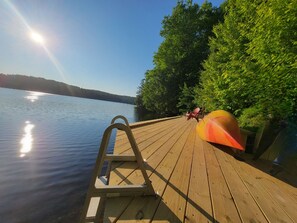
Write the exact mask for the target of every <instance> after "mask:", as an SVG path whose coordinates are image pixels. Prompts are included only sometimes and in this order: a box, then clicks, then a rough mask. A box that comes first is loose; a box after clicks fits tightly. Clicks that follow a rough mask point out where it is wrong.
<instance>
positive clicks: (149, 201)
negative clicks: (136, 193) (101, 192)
mask: <svg viewBox="0 0 297 223" xmlns="http://www.w3.org/2000/svg"><path fill="white" fill-rule="evenodd" d="M190 124H192V125H193V124H194V123H193V122H192V123H190ZM192 129H193V128H191V127H190V128H187V129H186V131H185V132H183V133H180V134H178V135H175V137H174V138H172V139H171V140H170V141H168V142H166V145H164V146H163V147H162V148H163V149H165V148H169V150H170V151H169V152H168V153H166V156H165V157H164V159H162V160H161V163H160V164H159V165H157V167H156V170H155V172H153V174H152V175H151V176H150V180H151V181H152V184H153V187H154V189H155V191H156V192H157V193H158V194H159V195H162V194H163V192H164V189H165V187H166V185H167V181H168V179H169V177H170V175H171V174H172V171H173V169H174V167H175V166H176V161H177V159H178V157H179V154H180V153H181V151H182V148H183V146H184V144H185V143H186V140H187V137H188V135H189V133H190V132H191V130H192ZM160 150H161V148H160ZM148 165H155V164H153V163H151V164H150V163H148ZM120 200H121V198H119V200H117V201H116V202H115V203H114V204H113V205H112V204H111V207H110V206H109V210H108V208H106V210H105V211H109V212H111V213H109V214H107V213H106V212H105V214H107V216H109V215H110V214H112V213H113V211H112V210H114V211H116V210H117V207H115V205H116V204H117V202H119V201H120ZM113 201H115V200H113ZM160 201H161V197H160V196H157V197H156V198H151V197H137V198H134V199H133V201H132V203H131V204H130V205H129V206H128V208H127V209H126V210H125V211H124V213H123V214H122V215H121V216H120V219H119V222H135V221H137V220H140V219H142V222H149V221H150V219H151V218H152V217H153V215H154V213H155V211H156V209H157V207H158V205H159V203H160ZM109 204H110V203H109ZM112 216H113V215H112ZM130 220H131V221H130ZM107 222H108V221H107Z"/></svg>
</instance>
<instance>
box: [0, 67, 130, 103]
mask: <svg viewBox="0 0 297 223" xmlns="http://www.w3.org/2000/svg"><path fill="white" fill-rule="evenodd" d="M0 87H4V88H13V89H20V90H29V91H40V92H45V93H51V94H59V95H67V96H73V97H81V98H91V99H98V100H105V101H113V102H121V103H126V104H134V103H135V97H130V96H123V95H116V94H110V93H106V92H103V91H96V90H89V89H83V88H80V87H77V86H73V85H68V84H65V83H63V82H58V81H54V80H47V79H44V78H40V77H31V76H30V77H29V76H24V75H12V74H9V75H6V74H1V73H0Z"/></svg>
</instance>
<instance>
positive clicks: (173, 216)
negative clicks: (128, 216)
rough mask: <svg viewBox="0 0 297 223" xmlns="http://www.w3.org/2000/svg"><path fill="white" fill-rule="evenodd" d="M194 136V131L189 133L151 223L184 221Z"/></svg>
mask: <svg viewBox="0 0 297 223" xmlns="http://www.w3.org/2000/svg"><path fill="white" fill-rule="evenodd" d="M193 130H194V129H193ZM195 136H196V132H195V131H192V132H190V134H189V137H188V139H187V141H186V144H185V146H184V148H183V150H182V153H181V155H180V157H179V159H178V161H177V164H176V167H175V169H174V171H173V173H172V176H171V177H170V179H169V181H168V184H167V186H166V189H165V192H164V194H163V196H162V202H161V203H160V204H159V206H158V209H157V211H156V214H155V215H154V217H153V221H152V222H155V223H157V222H164V221H168V222H179V221H180V222H183V221H184V219H185V212H186V202H187V196H188V188H189V181H190V173H191V165H192V162H191V161H192V156H193V149H194V142H195Z"/></svg>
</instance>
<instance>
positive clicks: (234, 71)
mask: <svg viewBox="0 0 297 223" xmlns="http://www.w3.org/2000/svg"><path fill="white" fill-rule="evenodd" d="M162 24H163V26H162V30H161V32H160V35H161V36H162V37H163V38H164V40H163V42H162V43H161V45H160V46H159V49H158V51H157V52H156V53H155V55H154V58H153V62H154V68H153V69H152V70H148V71H147V72H146V73H145V77H144V79H143V80H142V82H141V84H140V86H139V90H138V92H137V97H136V104H137V106H138V107H139V108H141V109H146V110H148V111H152V112H155V113H159V114H165V115H174V114H180V113H183V112H185V111H188V110H192V109H194V108H195V107H196V106H200V107H202V106H203V107H205V108H206V110H207V111H213V110H217V109H224V110H226V111H229V112H231V113H233V114H234V115H235V116H236V117H237V118H238V119H239V122H240V125H241V126H244V127H257V126H259V125H261V124H262V123H263V122H264V121H266V120H271V121H273V122H279V121H281V120H296V113H297V104H296V100H297V1H295V0H228V1H226V2H224V3H223V4H222V5H221V6H220V7H219V8H216V7H213V6H212V4H211V3H209V2H207V1H206V2H205V3H203V4H202V5H201V6H199V5H198V4H196V3H192V1H186V2H185V1H178V2H177V5H176V6H175V7H174V8H173V10H172V14H171V15H169V16H166V17H165V18H164V20H163V22H162Z"/></svg>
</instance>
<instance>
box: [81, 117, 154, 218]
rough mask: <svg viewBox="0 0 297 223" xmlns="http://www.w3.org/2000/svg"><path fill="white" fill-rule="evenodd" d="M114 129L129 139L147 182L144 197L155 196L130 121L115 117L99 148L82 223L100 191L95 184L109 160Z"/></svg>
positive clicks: (106, 130)
mask: <svg viewBox="0 0 297 223" xmlns="http://www.w3.org/2000/svg"><path fill="white" fill-rule="evenodd" d="M117 119H122V120H124V122H125V124H123V123H115V121H116V120H117ZM113 129H118V130H122V131H124V132H125V133H126V135H127V137H128V140H129V142H130V145H131V148H132V150H133V153H134V155H135V158H136V162H137V164H138V166H139V169H140V170H141V173H142V175H143V178H144V180H145V183H144V184H143V186H145V190H144V192H143V195H155V191H154V188H153V186H152V184H151V181H150V180H149V177H148V175H147V172H146V170H145V166H144V161H143V158H142V155H141V153H140V151H139V148H138V146H137V143H136V141H135V138H134V136H133V133H132V130H131V128H130V126H129V123H128V120H127V119H126V118H125V117H124V116H122V115H118V116H116V117H114V118H113V119H112V121H111V125H110V126H108V127H107V128H106V129H105V131H104V133H103V136H102V141H101V144H100V148H99V152H98V155H97V158H96V163H95V167H94V170H93V173H92V177H91V182H90V186H89V189H88V192H87V196H86V201H85V204H84V207H83V211H82V218H81V222H85V220H86V217H87V212H88V209H89V205H90V201H91V198H92V197H94V195H95V194H98V193H96V192H99V191H100V188H96V187H95V183H96V180H97V178H98V177H99V175H100V171H101V170H102V167H103V163H104V161H105V160H107V159H106V157H107V156H106V152H107V147H108V144H109V140H110V136H111V132H112V130H113ZM126 161H128V160H126ZM108 182H109V179H108ZM101 190H102V189H101ZM107 190H108V189H107ZM102 191H106V190H105V189H104V190H102ZM102 197H103V198H104V197H106V194H105V195H103V196H102ZM99 206H100V207H98V210H97V212H98V211H99V208H100V209H102V208H103V207H102V205H100V204H99ZM95 217H96V219H97V218H98V216H97V214H96V216H95Z"/></svg>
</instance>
